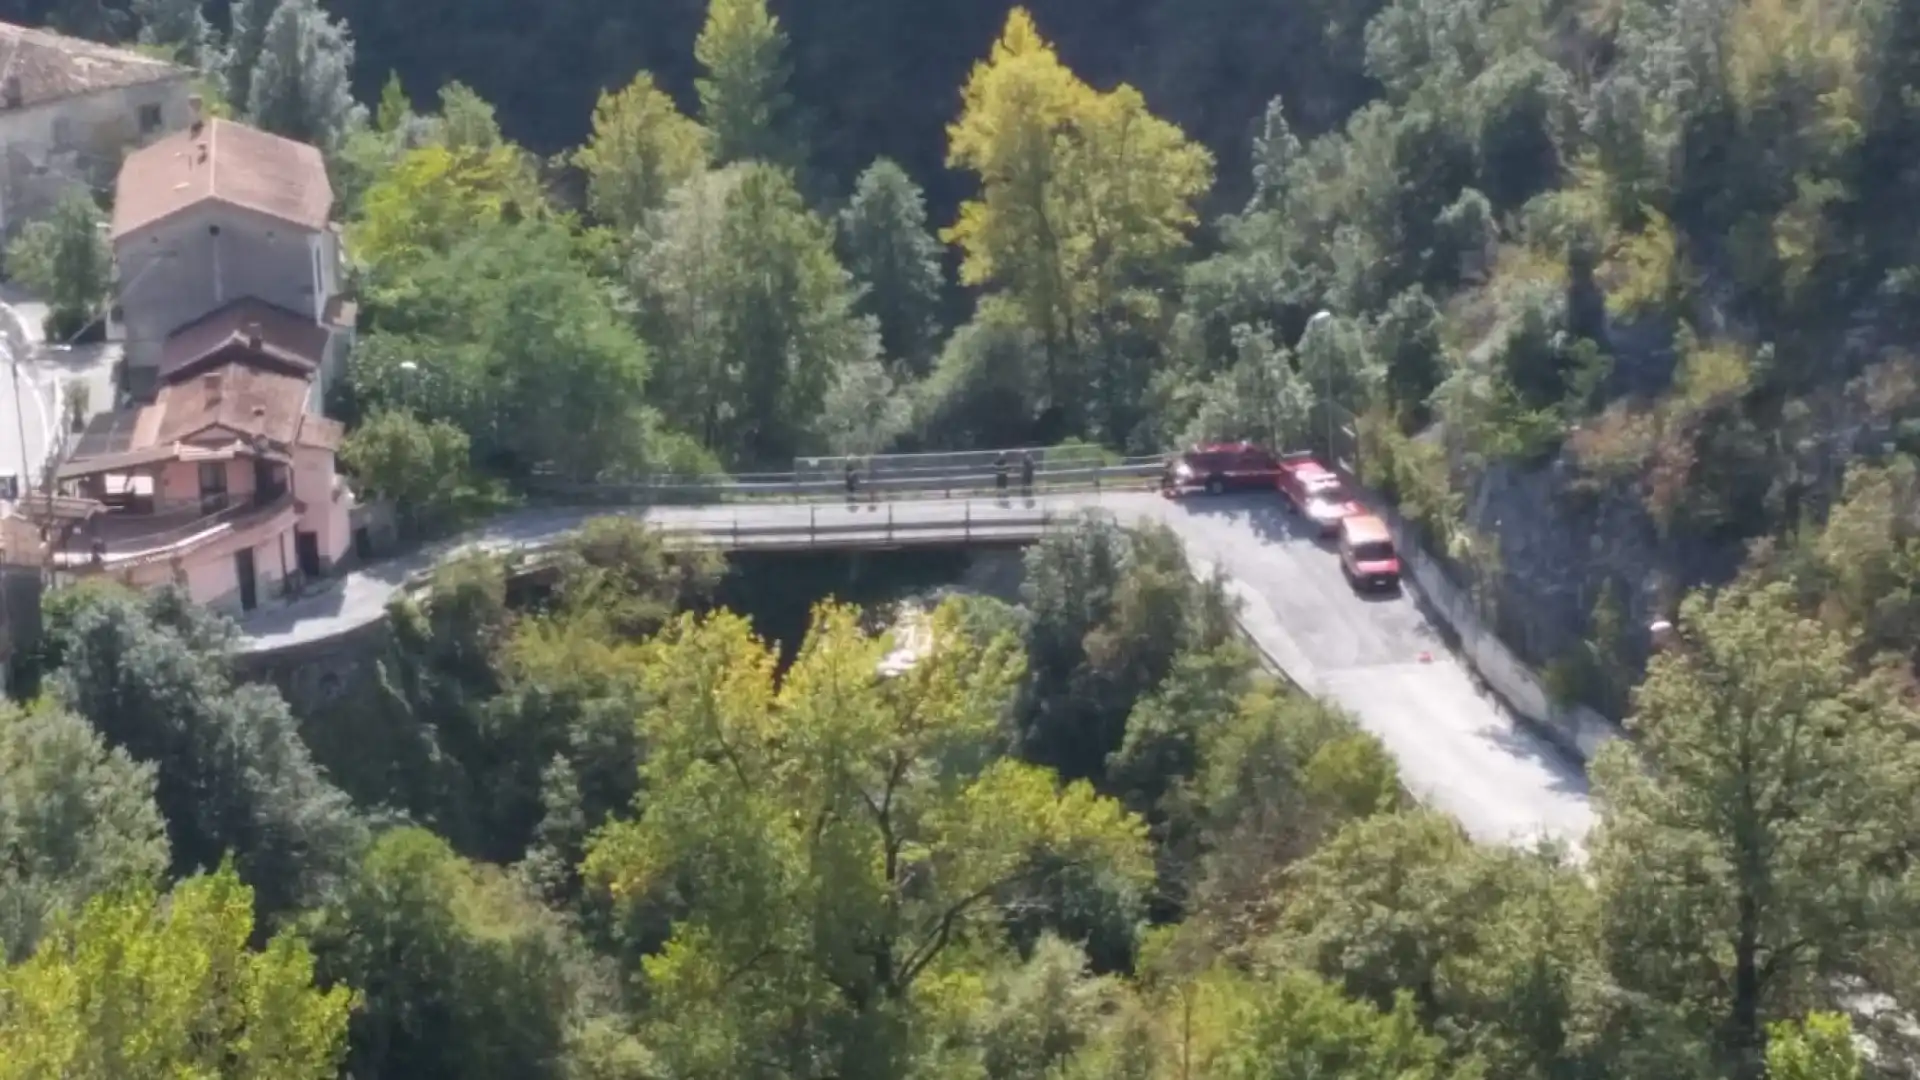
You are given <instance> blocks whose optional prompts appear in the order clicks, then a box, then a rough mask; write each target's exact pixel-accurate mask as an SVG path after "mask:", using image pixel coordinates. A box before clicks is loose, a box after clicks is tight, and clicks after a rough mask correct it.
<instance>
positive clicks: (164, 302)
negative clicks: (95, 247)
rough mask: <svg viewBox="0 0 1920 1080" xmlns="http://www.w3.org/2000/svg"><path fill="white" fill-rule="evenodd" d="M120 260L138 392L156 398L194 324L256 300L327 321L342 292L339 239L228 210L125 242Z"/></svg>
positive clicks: (193, 215) (185, 217) (185, 218)
mask: <svg viewBox="0 0 1920 1080" xmlns="http://www.w3.org/2000/svg"><path fill="white" fill-rule="evenodd" d="M216 230H217V231H216ZM114 262H115V272H116V273H117V275H118V282H119V288H120V309H121V319H120V325H121V326H122V327H123V330H124V333H125V334H126V345H127V368H128V378H129V381H130V382H133V383H134V384H135V389H136V391H137V392H150V391H149V388H150V387H151V379H152V372H153V371H154V370H155V369H156V368H157V366H158V365H159V363H160V349H161V346H162V345H163V344H165V343H166V340H167V338H168V337H169V336H171V335H172V334H173V332H174V331H176V330H178V329H180V328H181V327H183V326H185V325H187V324H188V323H191V322H193V321H194V320H196V319H199V318H201V317H202V316H205V315H208V314H210V313H212V312H214V311H217V310H219V309H220V308H222V307H225V306H226V305H227V304H230V303H232V302H233V301H235V300H238V299H241V298H243V297H249V296H251V297H254V298H255V299H259V300H264V301H266V302H267V303H269V304H273V305H275V306H277V307H282V308H285V309H286V310H288V311H291V312H294V313H295V314H298V315H301V316H304V317H309V318H313V319H314V320H315V321H318V320H319V316H320V311H321V306H322V305H324V304H325V302H326V300H327V298H328V297H330V296H332V295H334V294H335V293H337V292H338V291H339V288H340V281H339V263H340V255H339V246H338V237H336V236H335V234H334V233H333V232H332V231H330V230H329V231H326V232H323V233H318V234H316V233H314V232H312V231H311V230H307V229H302V228H300V227H298V226H295V225H291V224H288V223H287V222H284V221H278V220H275V219H273V218H270V217H266V216H264V215H260V214H255V213H251V212H249V211H246V210H242V209H239V208H238V207H232V206H227V205H225V204H220V203H211V202H209V203H203V204H201V205H200V206H198V207H195V208H194V209H192V210H189V211H187V212H185V213H183V214H180V215H178V216H177V217H173V218H170V219H168V220H166V221H162V222H160V223H158V224H156V225H153V226H151V227H149V228H146V229H143V230H141V231H139V232H136V233H133V234H132V235H130V236H126V237H122V238H121V239H120V241H119V243H118V244H116V245H115V248H114Z"/></svg>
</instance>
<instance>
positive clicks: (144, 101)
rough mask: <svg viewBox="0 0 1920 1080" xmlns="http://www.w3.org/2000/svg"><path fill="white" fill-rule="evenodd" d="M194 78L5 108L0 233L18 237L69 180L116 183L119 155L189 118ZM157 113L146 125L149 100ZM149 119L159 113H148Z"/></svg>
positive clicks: (95, 185)
mask: <svg viewBox="0 0 1920 1080" xmlns="http://www.w3.org/2000/svg"><path fill="white" fill-rule="evenodd" d="M191 92H192V90H191V87H190V86H189V83H188V77H187V75H186V74H185V73H182V74H181V75H180V77H178V78H174V79H168V80H165V81H162V82H152V83H147V84H145V85H141V86H131V87H126V88H124V89H119V90H105V91H102V92H100V93H97V94H88V95H86V96H84V97H77V98H70V99H68V100H66V101H59V102H53V103H50V104H47V105H40V106H36V107H34V108H31V109H20V110H8V111H4V112H0V147H4V148H5V168H4V172H0V234H4V235H5V236H7V237H12V236H13V235H14V234H16V233H17V232H18V231H19V230H20V227H21V226H22V225H25V224H26V223H27V222H29V221H32V220H34V219H35V218H38V217H41V216H44V215H45V214H46V212H47V211H48V210H50V209H51V208H52V207H53V204H54V203H55V202H56V201H58V200H59V198H60V196H61V195H62V194H64V193H65V192H66V190H67V189H68V188H70V187H73V186H74V185H76V184H82V185H85V186H87V187H90V188H92V189H94V190H97V191H104V190H107V189H108V188H110V187H112V186H113V180H114V176H115V175H116V174H117V173H118V172H119V169H120V161H121V159H122V158H123V157H124V156H125V155H126V152H127V151H128V150H130V149H132V148H133V147H136V146H141V145H144V144H146V143H149V142H152V141H153V140H155V139H157V138H160V137H161V136H163V135H166V134H168V133H170V132H174V131H179V130H181V129H182V128H185V127H186V126H187V124H188V123H189V122H190V121H189V117H188V110H187V97H188V95H189V94H190V93H191ZM146 106H152V107H153V108H154V109H157V110H158V112H159V116H158V118H157V119H158V121H159V122H158V124H157V125H151V126H143V124H142V115H141V114H142V112H143V109H144V107H146ZM146 119H147V120H148V121H152V120H153V119H155V117H154V116H153V115H152V114H151V113H148V115H147V117H146Z"/></svg>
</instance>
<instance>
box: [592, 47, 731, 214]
mask: <svg viewBox="0 0 1920 1080" xmlns="http://www.w3.org/2000/svg"><path fill="white" fill-rule="evenodd" d="M708 142H709V136H708V134H707V131H706V129H704V128H702V127H701V126H700V125H699V124H697V123H695V122H694V121H692V120H690V119H688V118H687V116H686V115H685V114H683V113H682V112H681V111H680V109H679V107H678V106H676V105H675V104H674V103H673V98H671V97H669V96H668V95H667V93H666V91H664V90H661V89H660V88H659V87H658V86H657V85H655V84H654V81H653V76H652V75H650V74H648V73H647V72H644V71H643V72H640V73H639V74H638V75H635V76H634V77H633V81H632V82H631V83H628V84H627V86H626V88H625V89H623V90H621V91H619V92H618V93H603V94H601V95H600V100H599V102H598V103H597V104H596V105H595V106H594V109H593V133H592V135H591V136H589V137H588V139H587V144H586V145H585V146H582V147H581V148H580V149H578V150H575V151H574V152H573V163H574V164H575V165H577V166H579V167H580V169H581V170H582V171H583V172H585V173H586V174H587V209H588V210H589V211H591V212H592V213H593V216H594V217H595V218H597V219H598V220H600V221H602V222H605V223H606V224H607V225H610V226H612V227H613V228H616V229H619V230H620V231H622V232H624V233H631V232H633V230H635V229H638V228H640V227H641V226H642V225H643V224H645V222H646V219H647V215H648V214H651V213H653V212H654V211H656V210H658V209H660V208H661V207H662V206H665V205H666V202H667V196H668V194H670V193H671V192H672V191H673V190H674V189H675V188H677V187H679V186H680V185H682V184H684V183H686V182H687V181H689V180H692V179H693V178H694V177H696V176H698V175H700V173H701V172H703V171H704V170H705V169H706V167H707V154H708Z"/></svg>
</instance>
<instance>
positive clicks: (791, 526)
mask: <svg viewBox="0 0 1920 1080" xmlns="http://www.w3.org/2000/svg"><path fill="white" fill-rule="evenodd" d="M822 509H823V507H822V506H809V507H808V508H807V520H806V521H804V522H802V521H798V520H793V521H777V522H771V521H770V522H746V523H742V522H741V520H740V517H739V515H738V514H734V515H729V516H728V517H726V518H723V519H717V520H712V521H687V520H679V521H657V522H650V523H649V524H650V525H651V526H652V527H653V528H654V529H656V530H658V531H660V532H661V533H664V534H666V535H667V536H668V537H669V538H670V539H677V540H680V541H682V542H691V544H692V545H693V546H698V547H718V548H720V549H721V550H723V551H756V550H760V551H767V550H778V549H781V548H788V549H794V548H800V549H805V548H816V547H828V546H834V545H839V544H848V545H853V544H860V543H863V542H864V543H872V544H877V545H878V546H881V547H892V546H898V545H905V544H912V543H951V542H953V541H959V542H961V543H975V542H981V541H1001V542H1006V541H1018V540H1031V539H1035V538H1037V537H1039V536H1040V535H1042V534H1043V533H1045V532H1046V531H1047V530H1049V529H1052V528H1055V527H1058V526H1061V525H1064V524H1066V523H1068V522H1070V521H1073V520H1077V519H1078V518H1079V516H1080V513H1081V511H1079V510H1078V509H1075V510H1071V511H1060V510H1051V509H1042V510H1039V511H1037V512H1034V513H1026V514H1021V513H1006V514H981V515H976V514H975V513H974V512H973V511H974V506H973V504H972V503H962V504H961V505H960V507H959V509H960V513H959V514H958V515H953V514H948V515H945V516H938V517H930V518H907V519H905V520H902V519H900V518H899V517H898V515H896V514H895V513H894V509H895V508H894V507H893V506H888V507H887V508H886V509H887V512H886V515H885V516H884V517H880V516H872V517H868V516H866V515H867V514H869V513H871V511H872V510H873V509H875V508H873V507H864V508H855V510H854V512H855V513H857V514H860V515H861V516H859V517H855V518H850V519H846V520H840V521H836V520H834V519H833V517H832V514H833V511H834V509H835V508H833V507H831V506H827V507H824V509H826V510H827V511H828V512H827V513H826V514H824V515H823V514H822V513H821V511H822ZM572 535H574V531H573V530H571V529H569V530H564V531H556V532H555V533H554V534H553V535H551V536H548V537H544V538H542V539H540V540H536V541H533V542H529V543H521V544H514V545H511V546H506V547H502V548H495V549H493V550H492V554H494V555H504V556H506V557H507V558H509V559H510V560H514V567H515V569H516V570H518V571H526V570H531V569H534V568H535V567H537V566H539V565H540V564H541V563H542V562H544V561H545V560H547V559H549V558H551V557H552V556H553V555H554V554H555V549H557V548H558V547H560V546H561V545H562V544H564V543H565V542H566V538H567V537H569V536H572ZM437 569H438V566H437V565H436V566H434V567H428V568H425V569H422V570H416V571H414V572H413V573H411V574H408V575H407V577H406V578H405V580H404V581H402V583H401V585H400V591H401V592H403V593H407V594H418V593H421V592H424V591H426V590H427V589H429V588H431V587H432V585H433V578H434V574H435V572H436V570H437Z"/></svg>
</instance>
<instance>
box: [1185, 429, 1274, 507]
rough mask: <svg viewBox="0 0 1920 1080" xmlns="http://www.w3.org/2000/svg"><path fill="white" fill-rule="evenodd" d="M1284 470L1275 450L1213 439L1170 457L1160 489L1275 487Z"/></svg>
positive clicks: (1213, 490)
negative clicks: (1216, 441) (1281, 469)
mask: <svg viewBox="0 0 1920 1080" xmlns="http://www.w3.org/2000/svg"><path fill="white" fill-rule="evenodd" d="M1279 472H1280V459H1279V458H1277V457H1275V456H1274V454H1273V451H1271V450H1268V449H1266V448H1265V447H1261V446H1256V445H1255V444H1253V443H1248V442H1238V443H1212V444H1208V445H1201V446H1195V447H1193V448H1191V449H1189V450H1185V451H1182V452H1181V453H1179V454H1176V455H1174V456H1173V457H1171V458H1169V459H1168V460H1167V470H1166V473H1165V474H1164V475H1163V476H1161V478H1160V491H1161V493H1162V494H1165V495H1168V496H1180V495H1191V494H1193V493H1194V492H1197V491H1204V492H1206V493H1207V494H1209V495H1220V494H1223V493H1225V492H1228V491H1246V490H1256V491H1272V490H1273V487H1274V484H1275V482H1276V479H1277V477H1278V476H1279Z"/></svg>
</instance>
